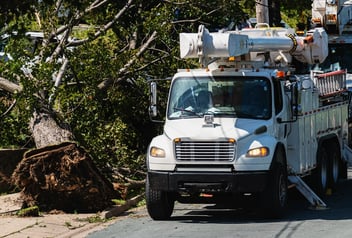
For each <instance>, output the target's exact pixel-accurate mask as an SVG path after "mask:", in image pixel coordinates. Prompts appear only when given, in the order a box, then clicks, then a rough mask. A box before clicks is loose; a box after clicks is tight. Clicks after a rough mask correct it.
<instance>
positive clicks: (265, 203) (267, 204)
mask: <svg viewBox="0 0 352 238" xmlns="http://www.w3.org/2000/svg"><path fill="white" fill-rule="evenodd" d="M277 156H280V158H278V157H277ZM277 156H276V158H275V162H274V164H273V166H272V170H271V172H270V175H269V183H268V185H267V188H266V189H265V191H264V192H263V193H262V201H261V202H262V210H263V212H264V213H265V215H266V216H268V217H271V218H281V217H282V216H283V215H284V214H285V211H286V209H287V199H288V182H287V169H286V165H285V163H283V161H284V160H283V156H282V154H281V153H278V154H277Z"/></svg>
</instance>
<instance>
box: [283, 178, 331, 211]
mask: <svg viewBox="0 0 352 238" xmlns="http://www.w3.org/2000/svg"><path fill="white" fill-rule="evenodd" d="M288 180H289V181H290V182H291V183H292V184H294V185H295V187H296V188H297V189H298V191H300V192H301V193H302V195H303V196H304V197H305V198H306V199H307V200H308V201H309V202H310V204H312V206H313V207H314V208H315V209H324V208H327V206H326V204H325V203H324V202H323V200H321V199H320V197H319V196H318V195H316V194H315V193H314V191H313V190H312V189H311V188H310V187H309V186H308V185H307V184H306V183H305V182H304V181H303V180H302V179H301V178H300V177H299V176H297V175H289V176H288Z"/></svg>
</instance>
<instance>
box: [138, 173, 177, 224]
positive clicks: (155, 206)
mask: <svg viewBox="0 0 352 238" xmlns="http://www.w3.org/2000/svg"><path fill="white" fill-rule="evenodd" d="M145 194H146V203H147V210H148V214H149V216H150V217H151V218H152V219H153V220H168V219H170V217H171V214H172V212H173V210H174V205H175V200H174V198H173V196H172V195H171V193H169V192H165V191H160V190H155V189H152V188H151V187H150V184H149V179H148V176H147V181H146V189H145Z"/></svg>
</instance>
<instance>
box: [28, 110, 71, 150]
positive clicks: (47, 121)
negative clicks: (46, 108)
mask: <svg viewBox="0 0 352 238" xmlns="http://www.w3.org/2000/svg"><path fill="white" fill-rule="evenodd" d="M29 127H30V130H31V132H32V136H33V139H34V143H35V145H36V148H38V149H39V148H42V147H45V146H48V145H55V144H59V143H62V142H66V141H72V140H73V135H72V132H71V131H70V129H69V126H68V125H65V124H64V123H60V122H58V121H57V120H56V119H55V115H54V114H53V113H46V112H39V113H38V112H34V113H33V117H32V119H31V121H30V123H29Z"/></svg>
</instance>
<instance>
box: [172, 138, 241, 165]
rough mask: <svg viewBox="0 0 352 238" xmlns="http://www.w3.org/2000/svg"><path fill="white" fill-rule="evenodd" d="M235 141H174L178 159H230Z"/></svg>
mask: <svg viewBox="0 0 352 238" xmlns="http://www.w3.org/2000/svg"><path fill="white" fill-rule="evenodd" d="M235 148H236V147H235V143H234V142H230V141H227V140H225V141H184V140H181V141H179V142H177V143H175V152H176V159H177V160H179V161H232V160H233V159H234V156H235Z"/></svg>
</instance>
